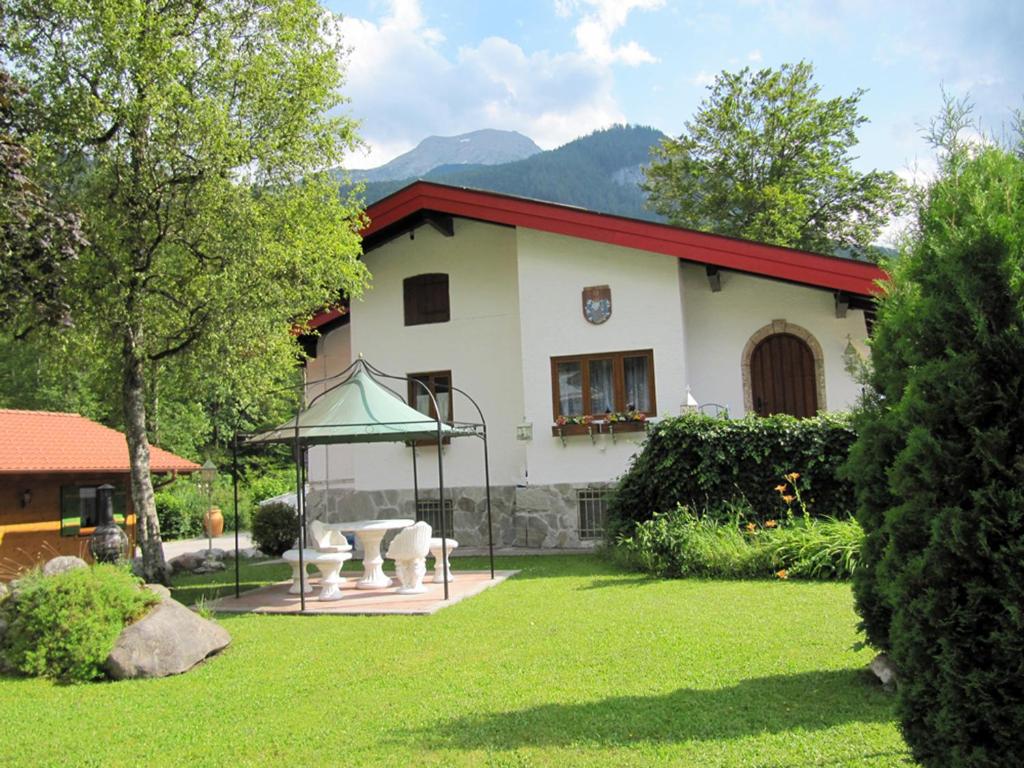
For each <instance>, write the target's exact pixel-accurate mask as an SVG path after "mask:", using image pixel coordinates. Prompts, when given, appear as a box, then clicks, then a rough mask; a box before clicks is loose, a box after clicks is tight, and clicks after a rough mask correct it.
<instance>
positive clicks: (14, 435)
mask: <svg viewBox="0 0 1024 768" xmlns="http://www.w3.org/2000/svg"><path fill="white" fill-rule="evenodd" d="M0 435H2V436H3V437H2V438H0V474H13V473H19V474H21V473H25V472H128V471H129V469H130V467H129V462H128V441H127V440H126V439H125V436H124V435H123V434H122V433H121V432H118V431H117V430H116V429H110V427H105V426H103V425H102V424H97V423H96V422H95V421H92V420H90V419H87V418H85V417H84V416H79V415H78V414H77V413H57V412H53V411H18V410H8V409H2V408H0ZM149 463H150V470H151V471H152V472H170V471H172V470H173V471H178V472H194V471H196V470H198V469H199V465H198V464H196V463H195V462H192V461H189V460H188V459H183V458H181V457H180V456H176V455H175V454H173V453H171V452H170V451H165V450H163V449H162V448H157V447H156V446H150V449H149Z"/></svg>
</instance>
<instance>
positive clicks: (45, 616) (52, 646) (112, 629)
mask: <svg viewBox="0 0 1024 768" xmlns="http://www.w3.org/2000/svg"><path fill="white" fill-rule="evenodd" d="M140 585H141V582H140V581H139V580H138V579H137V578H135V577H134V576H133V575H132V574H131V573H130V572H129V571H128V569H127V568H125V567H123V566H116V565H93V566H91V567H89V568H76V569H73V570H70V571H65V572H64V573H60V574H57V575H55V576H43V575H42V572H41V571H38V570H37V571H33V572H31V573H29V574H27V575H26V576H24V577H23V578H22V579H20V580H19V582H18V588H17V596H16V597H12V598H9V599H8V600H5V601H4V602H3V604H2V606H0V617H2V618H3V619H4V620H5V621H6V622H7V623H8V627H7V632H6V633H5V634H4V637H3V644H2V646H0V654H2V655H3V658H4V661H5V663H6V664H7V665H8V666H10V667H12V668H14V669H16V670H18V671H20V672H23V673H25V674H28V675H38V676H43V677H51V678H54V679H57V680H60V681H63V682H82V681H86V680H93V679H95V678H97V677H101V676H102V675H103V663H104V661H106V658H107V656H108V655H109V654H110V651H111V650H112V649H113V647H114V643H115V642H116V640H117V637H118V635H120V634H121V630H123V629H124V627H125V626H126V625H127V624H129V623H130V622H132V621H134V620H135V619H138V618H140V617H141V616H143V615H144V614H145V613H146V611H147V610H148V609H149V606H151V605H153V604H155V603H157V602H159V600H160V598H159V596H158V595H156V594H154V593H152V592H149V591H146V590H143V589H140Z"/></svg>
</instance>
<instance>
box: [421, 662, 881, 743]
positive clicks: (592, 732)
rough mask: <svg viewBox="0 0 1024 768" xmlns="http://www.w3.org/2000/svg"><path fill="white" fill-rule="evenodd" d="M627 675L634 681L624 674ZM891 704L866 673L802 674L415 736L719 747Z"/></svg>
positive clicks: (487, 720) (534, 710) (545, 709)
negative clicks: (693, 743) (710, 744)
mask: <svg viewBox="0 0 1024 768" xmlns="http://www.w3.org/2000/svg"><path fill="white" fill-rule="evenodd" d="M623 674H629V670H628V669H626V668H624V669H623ZM893 706H894V702H893V699H892V697H891V696H889V695H888V694H886V693H884V692H883V691H882V690H881V689H880V688H878V687H877V686H874V685H872V684H871V682H870V680H869V679H868V676H867V675H866V673H864V672H863V671H861V670H839V671H826V672H803V673H799V674H792V675H775V676H771V677H761V678H754V679H752V680H744V681H742V682H740V683H738V684H737V685H734V686H730V687H728V688H717V689H711V690H703V689H691V688H680V689H678V690H675V691H672V692H671V693H667V694H661V695H656V696H619V697H612V698H606V699H601V700H599V701H592V702H586V703H566V704H562V703H557V704H543V705H539V706H535V707H530V708H527V709H522V710H513V711H506V712H494V713H487V714H475V715H470V716H466V717H461V718H456V719H454V720H451V721H448V722H446V723H444V724H443V725H442V726H441V727H437V726H435V727H432V728H430V729H429V730H423V731H420V732H417V733H416V734H415V736H416V737H417V738H418V739H420V740H421V743H425V744H426V745H429V746H430V747H432V748H435V749H452V748H455V749H465V750H472V749H488V748H500V749H516V748H519V747H527V746H531V747H538V746H551V747H567V746H570V745H574V744H589V745H594V746H613V745H614V746H622V745H628V744H631V743H635V742H655V743H658V742H661V743H669V742H671V743H676V742H678V743H682V742H688V741H719V740H729V739H736V738H741V737H745V736H754V735H757V734H760V733H782V732H786V731H790V730H820V729H825V728H830V727H833V726H836V725H842V724H844V723H854V722H857V723H886V722H890V721H892V720H893V719H894V711H893Z"/></svg>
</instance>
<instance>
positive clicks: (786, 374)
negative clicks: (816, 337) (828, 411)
mask: <svg viewBox="0 0 1024 768" xmlns="http://www.w3.org/2000/svg"><path fill="white" fill-rule="evenodd" d="M816 379H817V377H816V376H815V373H814V354H813V353H812V352H811V348H810V347H809V346H807V343H806V342H805V341H804V340H803V339H799V338H797V337H796V336H794V335H793V334H791V333H776V334H774V335H772V336H769V337H768V338H766V339H764V340H763V341H761V343H760V344H758V345H757V346H756V347H754V352H753V354H752V355H751V356H750V392H751V395H752V397H753V401H754V410H755V411H756V412H757V415H758V416H768V415H770V414H772V413H788V414H790V415H792V416H799V417H801V418H803V417H806V416H814V415H815V414H816V413H817V412H818V390H817V382H816Z"/></svg>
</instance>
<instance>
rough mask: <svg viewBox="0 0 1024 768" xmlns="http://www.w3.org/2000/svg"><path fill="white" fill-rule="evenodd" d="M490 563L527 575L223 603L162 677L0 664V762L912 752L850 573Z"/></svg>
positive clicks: (409, 762)
mask: <svg viewBox="0 0 1024 768" xmlns="http://www.w3.org/2000/svg"><path fill="white" fill-rule="evenodd" d="M470 564H472V565H473V566H483V565H484V561H482V560H473V561H470V560H468V559H466V558H457V559H455V567H456V572H457V569H458V568H460V567H461V568H466V567H467V566H469V565H470ZM499 567H500V568H519V569H522V573H520V574H519V575H518V576H516V577H514V578H512V579H510V580H509V581H507V582H505V583H504V584H501V585H499V586H498V587H496V588H494V589H490V590H488V591H486V592H484V593H483V594H481V595H479V596H477V597H474V598H472V599H470V600H467V601H465V602H462V603H460V604H458V605H455V606H453V607H451V608H448V609H445V610H443V611H441V612H440V613H438V614H436V615H434V616H429V617H427V616H410V617H406V616H380V617H359V616H224V617H222V618H221V619H220V621H221V622H222V623H223V624H224V626H225V627H227V628H228V630H229V631H230V632H231V635H232V637H233V638H234V641H233V643H232V645H231V647H230V648H229V649H228V650H227V651H226V652H225V653H224V654H223V655H222V656H220V657H219V658H216V659H214V660H212V661H211V662H209V663H207V664H205V665H204V666H202V667H200V668H199V669H196V670H193V671H192V672H190V673H188V674H186V675H182V676H179V677H175V678H167V679H163V680H151V681H134V682H121V683H103V684H91V685H81V686H59V685H54V684H52V683H49V682H46V681H42V680H25V679H13V678H0V729H2V733H3V737H2V738H0V765H3V766H8V765H10V766H32V765H96V766H134V765H150V766H162V765H167V766H220V765H223V766H245V765H280V766H295V767H298V766H319V765H330V766H363V765H365V766H380V767H381V768H384V767H386V766H401V767H403V768H404V766H421V765H422V766H485V767H490V766H494V767H496V766H515V767H517V768H526V767H527V766H558V767H559V768H563V767H565V766H616V767H617V766H646V765H666V766H691V765H692V766H760V767H761V768H797V766H800V767H801V768H804V767H810V766H905V765H908V764H910V762H909V758H908V757H907V753H906V748H905V745H904V743H903V741H902V739H901V737H900V735H899V732H898V729H897V727H896V725H895V723H894V720H893V701H892V698H891V696H890V695H889V694H886V693H884V692H882V690H881V689H880V688H879V687H877V685H875V684H874V683H873V682H872V680H871V679H870V678H869V676H868V675H867V674H866V673H865V672H864V671H863V669H864V666H865V664H866V663H867V662H868V661H869V660H870V653H869V652H867V651H860V652H854V651H853V650H851V646H853V644H854V643H855V642H856V640H857V636H856V633H855V631H854V624H855V622H856V616H855V615H854V613H853V609H852V601H851V596H850V589H849V587H848V586H847V585H844V584H829V583H797V582H792V581H790V582H777V581H776V582H773V581H760V582H740V581H736V582H728V581H722V582H711V581H674V582H659V581H652V580H648V579H647V578H644V577H641V576H637V575H635V574H631V573H625V572H623V571H620V570H618V569H617V568H616V567H614V566H612V565H610V564H607V563H606V562H604V561H603V560H601V559H599V558H597V557H590V556H576V557H570V556H565V557H562V556H546V557H533V558H502V559H501V560H500V562H499ZM286 574H287V569H285V568H284V567H283V566H247V567H246V568H245V569H244V572H243V578H244V580H245V581H246V582H247V583H257V582H259V581H263V580H268V579H277V578H281V577H282V576H283V575H286ZM228 576H233V573H228V574H218V575H216V576H213V577H210V576H207V577H204V578H202V579H200V578H198V577H191V578H190V580H189V581H190V582H191V583H190V585H189V586H184V585H183V587H182V589H180V590H179V591H178V596H179V598H180V599H189V600H192V599H195V598H196V597H197V596H198V594H200V593H201V591H202V590H203V589H206V588H209V587H210V585H211V584H212V583H213V582H216V581H218V580H221V581H222V580H224V579H225V578H227V577H228ZM195 582H199V584H196V583H195ZM203 584H205V585H206V587H204V586H202V585H203Z"/></svg>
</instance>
